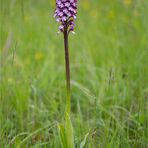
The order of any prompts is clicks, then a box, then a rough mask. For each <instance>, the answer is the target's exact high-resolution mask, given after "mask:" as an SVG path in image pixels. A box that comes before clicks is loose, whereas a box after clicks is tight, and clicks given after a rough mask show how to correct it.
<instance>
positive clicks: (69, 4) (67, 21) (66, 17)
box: [54, 0, 77, 33]
mask: <svg viewBox="0 0 148 148" xmlns="http://www.w3.org/2000/svg"><path fill="white" fill-rule="evenodd" d="M76 14H77V0H56V10H55V14H54V17H55V18H56V20H57V22H60V23H61V25H60V26H59V30H60V31H61V32H64V31H67V32H68V33H69V32H70V31H73V30H74V19H76Z"/></svg>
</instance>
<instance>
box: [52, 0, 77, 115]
mask: <svg viewBox="0 0 148 148" xmlns="http://www.w3.org/2000/svg"><path fill="white" fill-rule="evenodd" d="M76 14H77V0H56V10H55V14H54V17H55V18H56V20H57V22H60V26H59V31H60V32H62V33H63V35H64V45H65V67H66V86H67V112H69V113H70V108H71V99H70V98H71V97H70V96H71V95H70V64H69V49H68V35H69V33H70V32H72V33H74V26H75V23H74V20H75V19H76Z"/></svg>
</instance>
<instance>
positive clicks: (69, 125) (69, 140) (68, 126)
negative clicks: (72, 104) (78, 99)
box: [65, 113, 75, 148]
mask: <svg viewBox="0 0 148 148" xmlns="http://www.w3.org/2000/svg"><path fill="white" fill-rule="evenodd" d="M65 131H66V137H67V146H68V148H74V147H75V146H74V136H73V126H72V123H71V120H70V116H69V114H68V113H67V114H66V118H65Z"/></svg>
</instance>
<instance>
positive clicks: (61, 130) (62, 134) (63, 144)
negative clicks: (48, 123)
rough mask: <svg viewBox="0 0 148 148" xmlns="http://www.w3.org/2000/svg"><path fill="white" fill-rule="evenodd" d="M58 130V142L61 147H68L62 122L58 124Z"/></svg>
mask: <svg viewBox="0 0 148 148" xmlns="http://www.w3.org/2000/svg"><path fill="white" fill-rule="evenodd" d="M58 130H59V137H60V143H61V147H62V148H68V147H67V139H66V135H65V128H64V126H63V125H62V124H58Z"/></svg>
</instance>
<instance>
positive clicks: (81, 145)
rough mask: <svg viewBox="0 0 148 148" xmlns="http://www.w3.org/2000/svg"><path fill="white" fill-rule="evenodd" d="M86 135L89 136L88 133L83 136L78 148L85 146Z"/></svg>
mask: <svg viewBox="0 0 148 148" xmlns="http://www.w3.org/2000/svg"><path fill="white" fill-rule="evenodd" d="M88 135H89V133H87V134H86V135H85V137H84V139H83V141H82V142H81V144H80V148H83V147H84V146H85V144H86V140H87V137H88Z"/></svg>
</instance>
